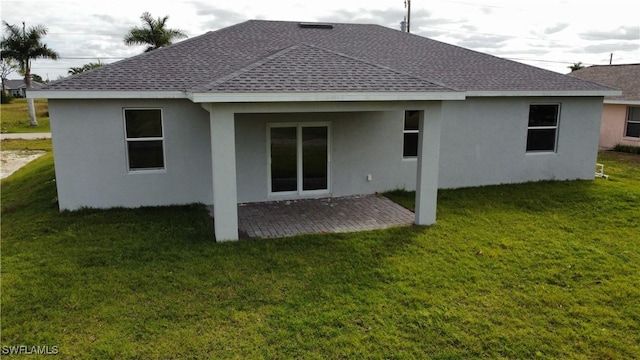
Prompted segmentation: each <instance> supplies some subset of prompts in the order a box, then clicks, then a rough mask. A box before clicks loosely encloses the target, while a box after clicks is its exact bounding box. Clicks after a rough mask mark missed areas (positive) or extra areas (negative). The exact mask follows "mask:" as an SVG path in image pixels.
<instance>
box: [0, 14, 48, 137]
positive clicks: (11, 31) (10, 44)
mask: <svg viewBox="0 0 640 360" xmlns="http://www.w3.org/2000/svg"><path fill="white" fill-rule="evenodd" d="M2 23H3V24H4V28H5V30H6V31H7V33H8V34H7V35H6V36H3V37H2V40H1V41H0V47H1V48H2V58H3V59H12V60H15V61H16V62H17V63H18V67H19V68H20V70H21V72H22V73H23V74H24V83H25V85H26V86H27V90H28V89H31V60H32V59H53V60H57V59H58V53H57V52H55V51H53V50H51V49H49V48H48V47H47V45H46V44H44V43H42V41H41V39H42V37H43V36H45V35H47V28H46V27H44V26H43V25H36V26H31V27H29V28H28V29H27V28H26V26H25V24H24V22H22V29H20V28H19V27H17V26H16V25H9V24H8V23H7V22H6V21H3V22H2ZM27 106H28V108H29V125H31V126H38V120H36V110H35V106H34V105H33V99H27Z"/></svg>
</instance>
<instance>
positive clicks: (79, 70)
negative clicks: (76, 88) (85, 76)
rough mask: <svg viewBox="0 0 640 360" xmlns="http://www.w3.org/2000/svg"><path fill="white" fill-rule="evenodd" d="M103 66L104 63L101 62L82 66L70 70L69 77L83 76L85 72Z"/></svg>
mask: <svg viewBox="0 0 640 360" xmlns="http://www.w3.org/2000/svg"><path fill="white" fill-rule="evenodd" d="M102 65H104V64H103V63H102V62H100V60H98V62H95V63H94V62H90V63H88V64H84V65H82V66H79V67H72V68H69V75H77V74H81V73H83V72H85V71H89V70H93V69H97V68H99V67H101V66H102Z"/></svg>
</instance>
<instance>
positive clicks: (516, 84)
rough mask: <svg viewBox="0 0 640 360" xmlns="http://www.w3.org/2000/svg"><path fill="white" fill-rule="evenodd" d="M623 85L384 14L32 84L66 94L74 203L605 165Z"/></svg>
mask: <svg viewBox="0 0 640 360" xmlns="http://www.w3.org/2000/svg"><path fill="white" fill-rule="evenodd" d="M609 95H619V92H618V91H616V90H613V89H611V88H609V87H606V86H603V85H598V84H595V83H592V82H588V81H584V80H581V79H578V78H575V77H570V76H566V75H561V74H557V73H553V72H550V71H546V70H542V69H539V68H535V67H532V66H528V65H524V64H521V63H517V62H513V61H509V60H505V59H501V58H498V57H494V56H491V55H487V54H483V53H479V52H475V51H471V50H468V49H464V48H461V47H457V46H453V45H449V44H445V43H442V42H438V41H434V40H431V39H428V38H424V37H421V36H417V35H413V34H409V33H405V32H401V31H396V30H392V29H389V28H385V27H382V26H378V25H362V24H327V23H322V24H321V23H297V22H284V21H261V20H260V21H258V20H252V21H247V22H244V23H240V24H237V25H234V26H230V27H227V28H224V29H220V30H217V31H212V32H208V33H206V34H204V35H201V36H198V37H194V38H191V39H188V40H185V41H182V42H179V43H176V44H174V45H172V46H169V47H166V48H162V49H158V50H154V51H151V52H148V53H144V54H141V55H138V56H135V57H132V58H129V59H126V60H123V61H120V62H117V63H113V64H109V65H105V66H103V67H101V68H99V69H96V70H93V71H91V72H89V73H84V74H79V75H75V76H72V77H70V78H67V79H64V80H61V81H59V82H55V83H52V84H49V85H47V86H46V87H44V88H43V89H41V90H39V91H34V92H32V93H31V94H30V95H29V96H32V97H42V98H48V99H49V112H50V118H51V130H52V135H53V146H54V156H55V167H56V185H57V189H58V199H59V206H60V208H61V209H71V210H73V209H78V208H81V207H95V208H108V207H118V206H121V207H139V206H153V205H171V204H185V203H194V202H200V203H204V204H211V205H213V208H214V217H215V236H216V239H217V240H236V239H238V213H237V206H238V204H239V203H248V202H263V201H274V200H289V199H301V198H312V197H332V196H335V197H337V196H347V195H355V194H372V193H375V192H380V191H385V190H391V189H397V188H403V189H409V190H416V200H417V201H416V219H415V222H416V223H417V224H423V225H424V224H432V223H434V222H435V220H436V201H437V191H438V188H459V187H469V186H480V185H493V184H505V183H520V182H527V181H538V180H550V179H555V180H566V179H593V177H594V171H593V170H594V164H595V162H596V157H597V151H598V133H599V128H600V116H601V110H602V100H603V97H604V96H609Z"/></svg>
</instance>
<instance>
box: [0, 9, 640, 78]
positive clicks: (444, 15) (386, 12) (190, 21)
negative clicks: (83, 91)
mask: <svg viewBox="0 0 640 360" xmlns="http://www.w3.org/2000/svg"><path fill="white" fill-rule="evenodd" d="M145 11H148V12H150V13H151V14H152V15H153V16H154V17H160V16H165V15H169V21H168V23H167V24H168V27H170V28H175V29H181V30H183V31H184V32H186V34H187V35H188V36H189V37H194V36H198V35H201V34H204V33H206V32H208V31H212V30H216V29H220V28H223V27H227V26H230V25H233V24H236V23H240V22H243V21H245V20H249V19H265V20H287V21H304V22H311V21H320V22H345V23H367V24H378V25H382V26H386V27H389V28H393V29H399V28H400V22H401V21H402V20H403V19H404V17H405V16H406V13H407V9H406V8H405V4H404V0H350V1H346V0H340V1H338V0H322V1H309V0H261V1H260V0H233V1H226V2H221V1H212V0H128V1H123V0H106V1H91V0H89V1H88V0H82V1H80V0H55V1H53V0H0V14H1V18H2V20H3V21H6V22H7V23H9V24H16V25H21V23H22V22H23V21H24V22H26V24H27V26H30V25H37V24H41V25H44V26H46V27H47V28H48V30H49V33H48V34H47V35H46V36H45V37H44V42H45V43H46V44H47V45H48V46H49V47H50V48H51V49H54V50H56V51H57V52H58V54H59V55H60V59H59V60H58V61H51V60H36V61H34V62H33V63H32V72H33V73H35V74H38V75H40V76H42V78H44V79H49V80H56V79H59V78H60V77H64V76H67V75H68V71H69V68H70V67H76V66H82V65H83V64H86V63H89V62H97V61H98V60H99V61H101V62H103V63H112V62H115V61H118V60H122V59H124V58H127V57H131V56H134V55H137V54H140V53H142V52H143V50H144V46H126V45H124V42H123V40H122V39H123V38H124V35H125V34H126V33H127V32H128V30H129V29H131V28H132V27H134V26H139V25H141V22H140V15H141V14H142V13H143V12H145ZM639 13H640V1H637V0H597V1H596V0H517V1H514V0H460V1H458V0H412V1H411V32H412V33H414V34H417V35H420V36H424V37H428V38H431V39H434V40H438V41H442V42H445V43H448V44H453V45H457V46H461V47H465V48H468V49H472V50H476V51H480V52H484V53H488V54H491V55H495V56H498V57H502V58H507V59H511V60H514V61H519V62H522V63H525V64H529V65H533V66H537V67H540V68H544V69H547V70H551V71H555V72H559V73H568V72H569V69H568V66H570V65H572V64H574V63H577V62H582V63H583V64H585V65H587V66H589V65H606V64H609V61H610V59H611V54H612V53H613V62H612V63H613V64H630V63H640V17H639V16H638V14H639ZM4 34H5V33H4V28H3V35H4ZM18 77H19V75H18V74H16V73H14V74H11V75H10V76H9V78H18Z"/></svg>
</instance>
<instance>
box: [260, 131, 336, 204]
mask: <svg viewBox="0 0 640 360" xmlns="http://www.w3.org/2000/svg"><path fill="white" fill-rule="evenodd" d="M267 132H268V136H269V139H268V147H269V148H268V151H267V153H268V159H269V194H270V195H304V194H322V193H328V192H329V168H330V167H329V161H330V157H329V124H328V123H301V124H291V123H288V124H272V125H269V126H268V131H267Z"/></svg>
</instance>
